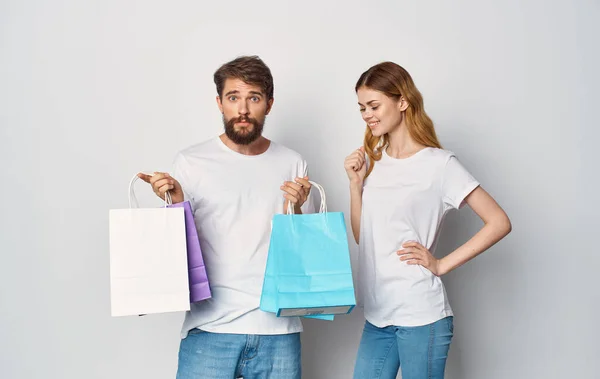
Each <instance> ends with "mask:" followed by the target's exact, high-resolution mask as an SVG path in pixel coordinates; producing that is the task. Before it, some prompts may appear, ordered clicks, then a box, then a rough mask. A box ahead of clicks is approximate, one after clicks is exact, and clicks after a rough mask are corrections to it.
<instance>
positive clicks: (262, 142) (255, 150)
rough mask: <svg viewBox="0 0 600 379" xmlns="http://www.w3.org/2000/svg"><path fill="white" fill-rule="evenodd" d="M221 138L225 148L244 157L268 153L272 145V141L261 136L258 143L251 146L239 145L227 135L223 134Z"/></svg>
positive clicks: (255, 142)
mask: <svg viewBox="0 0 600 379" xmlns="http://www.w3.org/2000/svg"><path fill="white" fill-rule="evenodd" d="M219 138H221V141H223V143H224V144H225V146H227V147H228V148H230V149H231V150H233V151H235V152H237V153H240V154H244V155H260V154H262V153H264V152H265V151H267V149H268V148H269V146H270V145H271V141H269V140H268V139H266V138H265V137H263V136H260V137H259V138H258V139H257V140H256V141H254V142H252V143H251V144H249V145H239V144H237V143H235V142H233V141H232V140H230V139H229V137H227V135H226V134H225V133H223V134H221V135H220V136H219Z"/></svg>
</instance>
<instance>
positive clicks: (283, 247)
mask: <svg viewBox="0 0 600 379" xmlns="http://www.w3.org/2000/svg"><path fill="white" fill-rule="evenodd" d="M311 183H312V185H313V187H316V188H317V189H319V191H320V192H321V201H322V203H321V210H320V212H319V213H314V214H301V215H295V214H287V215H283V214H279V215H275V216H274V217H273V226H272V232H271V240H270V245H269V253H268V254H269V255H268V258H267V266H266V270H265V277H264V282H263V289H262V295H261V302H260V309H262V310H264V311H267V312H273V313H276V314H277V316H316V317H315V318H325V319H331V317H330V316H331V315H335V314H347V313H350V312H351V311H352V309H353V308H354V306H355V305H356V300H355V297H354V284H353V281H352V267H351V265H350V252H349V249H348V237H347V234H346V225H345V222H344V215H343V213H341V212H327V205H326V199H325V192H324V190H323V188H322V187H321V186H320V185H318V184H317V183H314V182H311ZM290 209H291V210H292V211H293V207H288V212H290ZM319 316H321V317H319Z"/></svg>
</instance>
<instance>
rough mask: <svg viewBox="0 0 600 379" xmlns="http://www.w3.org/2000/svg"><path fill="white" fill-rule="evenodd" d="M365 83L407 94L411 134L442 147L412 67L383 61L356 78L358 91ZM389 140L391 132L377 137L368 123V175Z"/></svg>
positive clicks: (394, 94)
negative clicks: (424, 104) (412, 72)
mask: <svg viewBox="0 0 600 379" xmlns="http://www.w3.org/2000/svg"><path fill="white" fill-rule="evenodd" d="M362 87H366V88H369V89H372V90H375V91H379V92H382V93H384V94H385V95H386V96H388V97H391V98H392V99H394V100H397V101H399V100H400V97H404V99H405V100H406V102H407V103H408V108H406V111H404V112H405V113H404V114H405V117H406V126H407V128H408V133H409V134H410V136H411V137H412V138H413V139H414V140H415V141H416V142H417V143H419V144H421V145H424V146H428V147H437V148H440V149H441V148H442V145H440V143H439V141H438V139H437V135H436V134H435V128H434V127H433V121H431V119H430V118H429V116H427V113H425V107H424V106H423V96H422V95H421V93H420V92H419V90H418V89H417V87H416V86H415V83H414V82H413V80H412V77H411V76H410V74H409V73H408V71H406V70H405V69H404V68H402V67H401V66H399V65H397V64H396V63H394V62H383V63H379V64H377V65H375V66H373V67H371V68H370V69H368V70H367V71H365V72H364V73H363V74H362V75H361V76H360V78H359V79H358V82H356V87H355V91H357V92H358V90H359V88H362ZM388 143H389V136H388V135H387V134H385V135H383V136H381V137H375V136H374V135H373V133H371V129H370V128H369V127H368V126H367V130H366V132H365V141H364V146H365V152H366V153H367V155H368V156H369V169H368V170H367V174H366V176H365V178H366V177H367V176H369V174H370V173H371V171H373V167H374V166H375V162H376V161H378V160H380V159H381V152H382V150H383V149H385V148H386V146H387V145H388Z"/></svg>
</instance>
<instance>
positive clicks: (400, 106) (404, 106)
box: [398, 96, 408, 112]
mask: <svg viewBox="0 0 600 379" xmlns="http://www.w3.org/2000/svg"><path fill="white" fill-rule="evenodd" d="M407 108H408V101H406V99H405V98H404V96H400V100H398V110H400V112H404V111H405V110H406V109H407Z"/></svg>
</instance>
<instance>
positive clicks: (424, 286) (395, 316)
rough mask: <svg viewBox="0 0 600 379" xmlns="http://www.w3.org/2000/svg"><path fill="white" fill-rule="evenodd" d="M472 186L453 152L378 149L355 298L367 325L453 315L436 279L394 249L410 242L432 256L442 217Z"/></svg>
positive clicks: (366, 195)
mask: <svg viewBox="0 0 600 379" xmlns="http://www.w3.org/2000/svg"><path fill="white" fill-rule="evenodd" d="M477 186H479V183H478V182H477V180H475V179H474V178H473V177H472V176H471V174H469V172H468V171H467V170H466V169H465V168H464V167H463V166H462V165H461V164H460V162H459V161H458V159H457V158H456V157H455V155H454V154H453V153H452V152H449V151H446V150H442V149H437V148H429V147H428V148H425V149H423V150H421V151H419V152H418V153H416V154H414V155H412V156H411V157H409V158H405V159H395V158H392V157H390V156H389V155H387V153H386V152H385V149H384V151H383V153H382V157H381V160H379V161H377V162H376V163H375V167H374V168H373V171H372V172H371V174H370V175H369V177H368V178H367V179H366V180H365V183H364V190H363V195H362V215H361V223H360V225H361V226H360V243H359V269H358V270H359V296H360V297H362V302H363V304H364V308H365V317H366V319H367V320H368V321H369V322H370V323H371V324H373V325H375V326H377V327H385V326H389V325H396V326H421V325H427V324H430V323H433V322H435V321H438V320H440V319H442V318H444V317H447V316H451V315H452V309H451V308H450V304H449V302H448V297H447V295H446V291H445V289H444V285H443V284H442V280H441V279H440V278H439V277H437V276H435V275H433V274H432V273H431V272H430V271H429V270H428V269H426V268H425V267H423V266H420V265H408V264H407V263H406V262H403V261H400V259H399V258H400V257H399V256H398V255H397V253H396V252H397V251H398V250H400V249H402V244H403V243H405V242H409V241H416V242H418V243H420V244H421V245H423V246H425V247H426V248H427V249H429V251H431V253H432V254H434V252H435V246H436V242H437V239H438V236H439V234H440V233H439V232H440V226H441V224H442V220H443V218H444V216H445V215H446V213H447V212H448V211H449V210H450V209H458V208H460V207H461V206H462V204H463V201H464V199H465V197H466V196H467V195H468V194H469V193H471V192H472V191H473V190H474V189H475V188H477Z"/></svg>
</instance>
